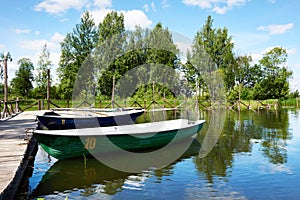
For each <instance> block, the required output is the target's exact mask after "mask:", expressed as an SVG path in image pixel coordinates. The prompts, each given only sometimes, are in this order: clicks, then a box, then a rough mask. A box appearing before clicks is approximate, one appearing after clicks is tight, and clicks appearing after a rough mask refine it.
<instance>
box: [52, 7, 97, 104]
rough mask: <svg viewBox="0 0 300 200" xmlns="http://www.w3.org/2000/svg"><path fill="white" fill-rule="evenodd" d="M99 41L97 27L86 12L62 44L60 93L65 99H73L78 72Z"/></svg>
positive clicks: (59, 70)
mask: <svg viewBox="0 0 300 200" xmlns="http://www.w3.org/2000/svg"><path fill="white" fill-rule="evenodd" d="M97 39H98V33H97V27H96V26H95V23H94V20H93V18H92V16H91V15H90V13H89V12H85V13H84V14H83V15H82V17H81V21H80V23H79V24H76V26H75V28H74V29H73V32H72V33H68V34H67V35H66V37H65V39H64V40H63V42H62V43H61V57H60V62H59V68H58V75H59V78H60V85H59V91H60V93H61V95H62V98H64V99H71V98H72V93H73V87H74V83H75V80H76V78H77V76H78V75H80V74H78V70H79V68H80V67H81V65H82V64H83V63H84V61H85V59H86V58H87V56H88V55H89V54H90V53H91V51H92V50H93V48H94V47H95V44H96V41H97Z"/></svg>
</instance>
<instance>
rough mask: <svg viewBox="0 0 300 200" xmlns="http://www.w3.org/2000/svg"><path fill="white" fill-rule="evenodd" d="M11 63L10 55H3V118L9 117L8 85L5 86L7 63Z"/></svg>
mask: <svg viewBox="0 0 300 200" xmlns="http://www.w3.org/2000/svg"><path fill="white" fill-rule="evenodd" d="M8 60H9V61H12V58H11V56H10V53H6V52H5V53H4V58H3V64H4V69H3V70H4V71H3V72H4V108H3V118H5V117H7V116H8V115H9V110H8V105H7V104H8V103H7V101H8V85H7V79H8V76H7V61H8Z"/></svg>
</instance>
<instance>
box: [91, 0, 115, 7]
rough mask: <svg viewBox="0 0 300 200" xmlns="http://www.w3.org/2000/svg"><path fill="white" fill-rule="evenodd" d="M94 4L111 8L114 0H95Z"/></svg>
mask: <svg viewBox="0 0 300 200" xmlns="http://www.w3.org/2000/svg"><path fill="white" fill-rule="evenodd" d="M94 6H96V7H98V8H110V7H111V6H112V0H95V1H94Z"/></svg>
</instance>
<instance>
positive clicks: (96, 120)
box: [37, 110, 144, 130]
mask: <svg viewBox="0 0 300 200" xmlns="http://www.w3.org/2000/svg"><path fill="white" fill-rule="evenodd" d="M122 112H125V111H121V112H120V114H119V115H114V116H99V117H90V116H83V117H76V118H75V117H74V118H73V117H68V116H57V115H39V116H37V118H38V121H39V123H40V125H39V127H40V128H42V127H46V128H47V129H50V130H64V129H75V128H91V127H99V126H101V127H105V126H116V125H124V124H132V123H134V122H135V121H136V119H137V118H138V117H139V116H141V115H142V114H143V113H144V111H143V110H139V111H137V112H133V113H130V114H123V113H122Z"/></svg>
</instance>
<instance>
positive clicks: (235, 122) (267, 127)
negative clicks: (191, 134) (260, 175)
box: [195, 110, 292, 182]
mask: <svg viewBox="0 0 300 200" xmlns="http://www.w3.org/2000/svg"><path fill="white" fill-rule="evenodd" d="M206 117H207V118H208V119H207V120H208V121H209V118H210V115H208V116H206ZM288 127H289V115H288V112H287V111H286V110H283V111H265V110H263V111H259V113H255V112H253V111H247V112H241V113H235V112H232V111H227V112H226V115H225V122H224V127H223V130H222V133H221V135H220V137H219V139H218V142H217V144H216V145H215V146H214V148H213V149H212V150H211V151H210V153H209V154H208V155H207V156H206V157H204V158H198V157H195V163H196V167H197V169H198V170H199V171H200V172H203V173H204V174H205V175H206V178H207V180H209V181H210V182H213V177H214V176H220V177H226V176H228V174H227V171H228V169H229V170H230V169H231V168H232V167H233V162H234V159H233V157H234V155H236V154H241V153H248V154H250V156H251V152H252V146H253V144H255V143H259V144H260V150H261V152H262V154H263V155H264V157H266V158H268V160H269V162H270V163H272V164H284V163H286V162H287V148H286V146H287V140H290V139H291V138H292V135H291V132H290V131H289V130H288ZM203 129H204V130H203V131H204V132H205V131H206V130H205V126H204V127H203ZM204 137H205V134H199V135H198V140H199V141H203V138H204Z"/></svg>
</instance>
